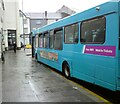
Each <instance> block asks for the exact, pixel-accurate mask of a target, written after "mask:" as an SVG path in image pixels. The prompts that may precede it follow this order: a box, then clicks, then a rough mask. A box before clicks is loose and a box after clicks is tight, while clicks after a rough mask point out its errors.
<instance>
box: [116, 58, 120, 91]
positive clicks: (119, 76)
mask: <svg viewBox="0 0 120 104" xmlns="http://www.w3.org/2000/svg"><path fill="white" fill-rule="evenodd" d="M117 90H119V91H120V58H118V85H117Z"/></svg>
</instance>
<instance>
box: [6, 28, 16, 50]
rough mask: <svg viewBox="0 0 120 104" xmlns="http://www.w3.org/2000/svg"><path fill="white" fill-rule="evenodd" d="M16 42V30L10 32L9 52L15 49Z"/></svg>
mask: <svg viewBox="0 0 120 104" xmlns="http://www.w3.org/2000/svg"><path fill="white" fill-rule="evenodd" d="M14 42H16V30H8V50H12V49H13V43H14Z"/></svg>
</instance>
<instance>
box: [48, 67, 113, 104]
mask: <svg viewBox="0 0 120 104" xmlns="http://www.w3.org/2000/svg"><path fill="white" fill-rule="evenodd" d="M49 69H50V68H49ZM50 70H51V69H50ZM51 71H53V72H55V73H56V74H58V75H61V74H59V73H57V72H56V71H54V70H51ZM61 76H62V75H61ZM62 77H63V78H64V79H65V80H67V81H69V82H72V83H74V84H76V85H77V86H78V87H80V88H82V89H84V90H86V91H87V92H89V93H90V94H91V95H93V96H95V97H96V98H99V99H100V100H102V101H104V102H105V103H109V104H112V103H111V102H110V101H108V100H106V99H104V98H103V97H101V96H99V95H97V94H96V93H94V92H92V91H90V90H89V89H87V88H85V87H83V86H81V85H80V84H78V83H76V82H74V81H72V80H68V79H67V78H65V77H64V76H62Z"/></svg>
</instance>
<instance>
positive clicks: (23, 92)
mask: <svg viewBox="0 0 120 104" xmlns="http://www.w3.org/2000/svg"><path fill="white" fill-rule="evenodd" d="M30 52H31V50H29V49H27V50H25V51H24V50H19V51H17V53H14V52H13V51H7V52H6V54H5V63H4V64H2V102H104V101H103V100H101V99H99V98H98V97H96V96H94V95H92V94H90V93H89V92H87V91H86V90H84V89H82V88H80V87H79V86H77V85H76V84H75V83H72V82H71V81H69V80H67V79H66V78H64V77H63V76H62V75H60V74H57V73H56V72H54V71H53V70H52V69H51V68H49V67H47V66H45V65H43V64H41V63H37V62H36V61H35V60H34V59H32V58H31V53H30Z"/></svg>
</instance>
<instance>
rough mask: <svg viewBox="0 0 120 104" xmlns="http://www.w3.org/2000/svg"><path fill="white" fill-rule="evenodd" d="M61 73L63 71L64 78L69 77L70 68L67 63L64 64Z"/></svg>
mask: <svg viewBox="0 0 120 104" xmlns="http://www.w3.org/2000/svg"><path fill="white" fill-rule="evenodd" d="M63 73H64V75H65V77H66V78H68V79H70V68H69V65H68V64H64V66H63Z"/></svg>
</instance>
